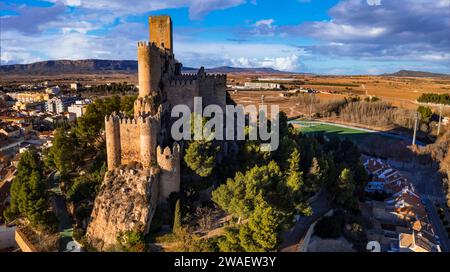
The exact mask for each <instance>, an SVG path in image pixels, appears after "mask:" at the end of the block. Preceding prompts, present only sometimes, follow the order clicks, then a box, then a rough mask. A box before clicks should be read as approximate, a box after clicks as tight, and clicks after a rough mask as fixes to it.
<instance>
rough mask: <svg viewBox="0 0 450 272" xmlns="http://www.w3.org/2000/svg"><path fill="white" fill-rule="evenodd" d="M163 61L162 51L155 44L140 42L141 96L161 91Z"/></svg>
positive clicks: (139, 74) (139, 73) (139, 72)
mask: <svg viewBox="0 0 450 272" xmlns="http://www.w3.org/2000/svg"><path fill="white" fill-rule="evenodd" d="M161 63H162V60H161V51H160V49H159V48H158V47H156V45H155V44H153V43H146V42H138V70H139V71H138V76H139V97H146V96H151V95H152V94H153V93H155V92H159V91H160V90H159V89H160V88H159V84H160V82H161V74H162V71H161V69H162V65H161Z"/></svg>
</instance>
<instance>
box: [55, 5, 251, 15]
mask: <svg viewBox="0 0 450 272" xmlns="http://www.w3.org/2000/svg"><path fill="white" fill-rule="evenodd" d="M48 1H50V2H53V3H58V2H60V1H61V0H48ZM246 2H247V0H172V1H168V0H126V1H124V0H64V3H65V4H66V5H68V6H79V7H82V8H86V9H87V10H93V11H95V12H97V13H98V12H99V11H104V12H108V14H109V15H110V14H111V13H113V14H115V15H129V14H143V13H145V12H149V11H154V10H161V9H169V8H182V7H187V8H188V9H189V16H190V17H191V19H200V18H202V17H203V16H205V15H206V14H208V13H209V12H211V11H213V10H222V9H227V8H231V7H235V6H238V5H241V4H244V3H246Z"/></svg>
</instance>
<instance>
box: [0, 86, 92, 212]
mask: <svg viewBox="0 0 450 272" xmlns="http://www.w3.org/2000/svg"><path fill="white" fill-rule="evenodd" d="M80 87H81V85H80V84H79V83H73V84H70V86H69V85H68V86H64V87H59V86H57V85H56V84H52V83H50V82H48V81H45V82H41V83H34V84H24V85H20V86H2V90H0V180H2V182H1V183H0V194H2V192H3V193H4V194H7V192H8V191H9V188H10V185H11V181H12V178H8V177H13V176H14V173H15V171H16V167H17V163H18V160H19V154H20V153H23V152H24V151H25V150H27V149H29V148H36V149H38V150H40V149H42V148H45V147H50V146H51V145H52V139H53V134H54V131H55V129H56V128H58V127H60V126H62V125H63V124H64V123H65V122H73V121H75V120H76V119H77V118H79V117H81V116H83V114H85V112H86V107H87V105H88V104H90V103H91V101H90V100H89V99H84V98H82V97H81V96H79V95H70V93H71V91H76V90H77V89H79V88H80ZM63 93H69V94H63ZM0 200H1V201H0V213H2V211H3V209H4V206H5V204H6V203H5V202H6V201H8V198H7V197H2V198H0Z"/></svg>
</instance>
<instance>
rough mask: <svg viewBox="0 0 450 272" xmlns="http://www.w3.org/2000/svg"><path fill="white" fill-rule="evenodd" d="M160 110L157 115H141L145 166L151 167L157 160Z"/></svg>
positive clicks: (142, 157)
mask: <svg viewBox="0 0 450 272" xmlns="http://www.w3.org/2000/svg"><path fill="white" fill-rule="evenodd" d="M160 122H161V117H160V112H158V114H156V115H155V116H148V117H145V118H144V117H140V121H139V126H140V157H141V163H142V165H143V167H144V168H150V166H151V165H152V163H153V162H156V156H155V150H156V145H157V140H158V139H157V138H158V132H159V131H160V130H161V128H160Z"/></svg>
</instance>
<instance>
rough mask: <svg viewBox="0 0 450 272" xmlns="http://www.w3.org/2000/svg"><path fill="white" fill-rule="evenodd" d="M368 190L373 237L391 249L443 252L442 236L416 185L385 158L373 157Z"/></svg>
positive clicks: (389, 250)
mask: <svg viewBox="0 0 450 272" xmlns="http://www.w3.org/2000/svg"><path fill="white" fill-rule="evenodd" d="M364 166H365V168H366V170H367V172H368V174H369V176H370V181H369V183H368V184H367V186H366V189H365V190H366V192H367V193H368V194H369V195H372V196H373V197H372V198H371V200H370V201H367V202H368V203H369V207H370V209H371V211H370V212H371V213H372V216H373V217H372V219H373V220H372V223H374V225H375V226H374V229H375V230H378V232H377V231H374V233H373V238H374V240H376V241H377V242H379V243H380V245H381V248H382V250H383V251H388V252H440V251H441V249H440V246H439V237H438V236H437V235H436V233H435V230H434V229H433V227H432V225H431V223H430V219H429V216H428V212H427V208H426V206H425V204H424V202H423V199H422V198H421V196H420V195H419V193H418V192H417V190H416V188H415V187H414V185H413V184H412V183H411V182H410V181H409V180H408V179H407V178H405V177H404V176H403V175H402V174H401V173H400V172H399V171H397V170H396V169H394V168H393V167H391V166H390V165H389V164H388V163H386V162H384V161H383V160H381V159H375V158H369V159H367V160H366V161H365V163H364Z"/></svg>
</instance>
